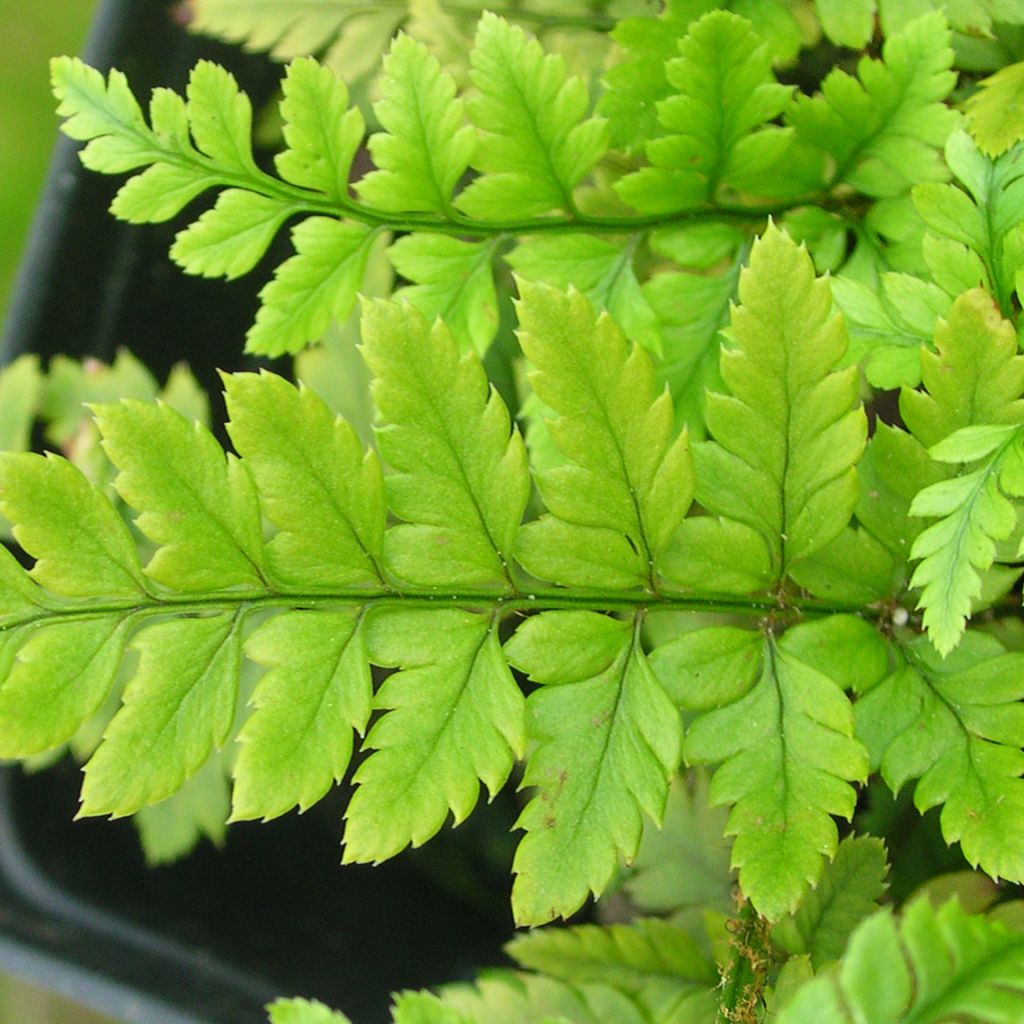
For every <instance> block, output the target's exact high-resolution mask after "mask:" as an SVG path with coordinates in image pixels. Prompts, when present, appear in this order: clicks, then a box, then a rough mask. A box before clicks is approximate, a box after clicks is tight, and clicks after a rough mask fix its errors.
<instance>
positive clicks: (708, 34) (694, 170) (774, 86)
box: [615, 11, 791, 213]
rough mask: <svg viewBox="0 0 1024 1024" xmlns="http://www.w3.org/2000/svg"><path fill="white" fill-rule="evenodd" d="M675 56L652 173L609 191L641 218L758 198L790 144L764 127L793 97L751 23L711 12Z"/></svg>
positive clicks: (653, 145)
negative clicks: (737, 196) (727, 197)
mask: <svg viewBox="0 0 1024 1024" xmlns="http://www.w3.org/2000/svg"><path fill="white" fill-rule="evenodd" d="M679 50H680V56H679V57H676V58H675V59H674V60H671V61H669V63H668V64H667V65H666V66H665V67H666V74H667V76H668V80H669V82H670V83H671V85H672V86H673V88H674V90H675V92H674V93H673V94H672V95H670V96H669V97H668V98H667V99H664V100H661V101H660V102H659V103H658V117H659V120H660V121H661V123H662V124H663V125H664V126H665V128H666V129H668V131H669V132H670V133H673V134H668V135H665V136H663V137H660V138H656V139H653V140H651V141H650V142H648V144H647V155H648V158H649V159H650V162H651V164H652V166H651V167H648V168H644V169H641V170H639V171H637V172H635V173H634V174H630V175H627V176H626V177H624V178H622V179H621V180H620V181H619V182H617V183H616V186H615V187H616V191H617V192H618V193H619V195H620V196H622V198H623V199H625V200H626V202H628V203H630V204H631V205H632V206H634V207H636V208H637V209H638V210H642V211H644V212H647V213H661V212H666V211H669V210H678V209H684V208H686V207H691V206H697V205H700V204H702V203H706V202H713V201H714V200H715V199H716V198H717V197H718V193H719V190H721V189H738V190H742V191H754V192H757V191H758V189H759V186H760V183H761V180H762V178H763V177H764V174H765V172H766V171H768V170H769V169H770V168H771V167H772V166H773V165H774V164H775V163H777V162H778V160H779V159H780V157H781V156H782V154H783V152H784V151H785V150H786V147H787V146H788V145H789V141H790V135H791V132H790V131H788V130H786V129H780V128H777V127H763V126H764V125H765V123H766V122H768V121H771V120H773V119H774V118H775V117H777V116H778V115H779V114H780V113H782V112H783V111H784V110H785V109H786V108H787V107H788V106H789V99H790V92H791V90H790V89H789V88H788V87H786V86H782V85H779V84H778V83H777V82H776V81H775V77H774V75H773V74H772V70H771V64H772V55H771V52H770V51H769V50H768V48H767V46H765V45H764V43H763V40H762V37H761V36H759V35H758V34H757V33H755V32H754V31H753V30H752V29H751V27H750V24H749V22H747V21H745V20H744V19H742V18H739V17H737V16H736V15H734V14H731V13H729V12H727V11H714V12H711V13H709V14H707V15H705V16H704V17H703V18H701V19H700V20H699V21H698V22H696V23H695V24H694V25H693V26H692V28H691V29H690V31H689V34H688V35H687V36H686V38H685V39H683V40H682V41H681V42H680V44H679ZM768 180H769V185H768V188H769V191H772V190H773V186H774V184H775V182H774V181H773V180H772V179H770V178H769V179H768Z"/></svg>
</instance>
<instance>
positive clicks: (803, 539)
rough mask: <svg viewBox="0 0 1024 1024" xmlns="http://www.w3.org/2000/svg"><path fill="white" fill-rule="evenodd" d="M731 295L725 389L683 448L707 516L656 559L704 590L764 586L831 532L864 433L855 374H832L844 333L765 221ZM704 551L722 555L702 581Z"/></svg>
mask: <svg viewBox="0 0 1024 1024" xmlns="http://www.w3.org/2000/svg"><path fill="white" fill-rule="evenodd" d="M739 294H740V301H741V303H742V305H741V306H739V307H737V308H736V309H734V311H733V314H732V330H731V338H732V340H733V342H734V344H733V345H732V346H731V347H729V348H726V349H724V350H723V352H722V356H721V371H722V378H723V381H724V383H725V388H726V389H727V392H726V393H722V394H719V393H714V392H711V393H709V394H708V395H707V399H706V417H707V425H708V429H709V431H710V433H711V435H712V436H713V437H714V440H713V441H706V442H699V443H697V444H695V445H694V462H695V464H696V469H697V493H696V498H697V501H698V502H699V503H700V504H701V505H702V506H703V507H704V508H705V509H706V510H707V511H708V512H709V513H710V514H711V515H709V516H706V517H700V518H690V519H688V520H686V522H685V523H684V524H683V526H682V528H681V529H680V530H679V532H678V533H677V535H676V538H675V540H674V542H673V545H672V547H671V548H670V549H669V551H668V553H667V555H666V558H665V561H664V571H665V573H666V575H667V576H668V577H669V578H670V579H672V580H673V581H678V582H680V583H683V584H685V585H687V586H696V587H698V588H700V589H703V590H707V589H711V590H723V591H730V590H733V591H736V590H738V591H740V592H749V591H752V590H757V589H761V588H763V587H766V586H769V585H770V584H771V583H773V582H777V581H779V580H781V579H782V578H783V577H784V576H785V574H786V572H787V571H788V570H789V568H790V566H791V565H793V564H795V563H798V562H799V560H800V559H801V558H805V557H807V556H809V555H812V554H813V553H814V552H815V551H817V550H818V549H820V548H821V547H823V546H824V545H825V544H826V543H828V541H830V540H832V539H833V538H834V537H835V536H836V535H837V534H839V533H840V532H841V531H842V529H843V528H844V527H845V526H846V525H847V523H848V521H849V518H850V515H851V513H852V512H853V508H854V505H855V504H856V501H857V479H856V474H855V471H854V468H853V467H854V463H856V461H857V460H858V458H859V457H860V455H861V452H862V451H863V447H864V442H865V435H866V421H865V417H864V413H863V411H862V410H861V409H860V407H859V406H858V405H857V376H856V371H855V369H854V368H852V367H851V368H849V369H847V370H843V371H834V370H833V367H834V366H835V365H836V363H837V362H838V361H839V360H840V358H841V357H842V355H843V353H844V351H845V349H846V332H845V329H844V327H843V324H842V321H841V320H840V319H839V318H838V317H835V316H831V315H830V310H831V298H830V296H829V292H828V283H827V282H826V281H824V280H815V276H814V268H813V266H812V264H811V260H810V257H809V256H808V255H807V252H806V250H804V249H803V248H798V247H797V246H796V245H795V244H794V243H793V242H792V241H791V240H790V239H789V237H788V236H787V235H785V234H784V233H782V232H781V231H779V229H777V228H775V227H774V226H769V228H768V230H767V231H766V232H765V234H764V236H763V237H762V238H761V239H759V240H758V241H757V242H756V243H755V245H754V248H753V251H752V252H751V256H750V266H749V268H748V269H746V270H744V272H743V273H742V275H741V276H740V284H739ZM767 381H771V382H772V383H771V385H770V386H768V385H766V382H767ZM751 438H756V439H757V441H756V443H754V444H751ZM708 551H729V552H731V553H732V554H731V555H730V557H729V558H728V559H727V562H728V565H723V566H722V567H721V568H719V569H713V570H712V573H713V574H712V575H710V577H708V576H705V575H704V573H706V572H708V571H709V570H710V569H712V567H711V566H710V565H709V559H708V557H707V555H706V552H708Z"/></svg>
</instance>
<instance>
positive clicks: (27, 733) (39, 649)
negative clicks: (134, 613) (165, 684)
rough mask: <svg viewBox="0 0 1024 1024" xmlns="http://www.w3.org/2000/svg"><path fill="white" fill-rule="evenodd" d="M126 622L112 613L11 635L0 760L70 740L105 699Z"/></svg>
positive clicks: (5, 658)
mask: <svg viewBox="0 0 1024 1024" xmlns="http://www.w3.org/2000/svg"><path fill="white" fill-rule="evenodd" d="M130 623H131V618H130V616H129V615H127V614H125V613H124V612H113V613H108V614H106V615H98V616H96V617H94V618H90V619H86V620H85V621H82V622H53V623H49V624H46V625H43V626H42V627H40V628H38V629H36V630H35V631H31V632H29V633H28V636H27V639H26V637H25V633H24V632H23V631H19V632H17V633H14V634H13V635H12V636H10V639H8V640H7V642H6V643H5V644H4V646H3V648H2V649H0V665H2V667H3V670H4V675H5V677H6V678H5V679H4V684H3V686H2V687H0V723H2V724H0V757H30V756H32V755H33V754H39V753H42V752H44V751H47V750H53V749H54V748H56V747H59V746H60V745H61V744H62V743H66V742H67V741H68V740H69V739H71V737H72V736H73V735H74V734H75V732H76V731H77V730H78V728H79V726H81V724H82V723H83V722H85V721H86V720H87V719H88V718H89V717H91V716H92V715H93V714H94V713H95V712H96V711H97V710H98V709H99V708H100V707H101V706H102V704H103V702H104V701H105V700H106V699H107V696H108V695H109V693H110V691H111V688H112V687H113V685H114V679H115V677H116V675H117V670H118V668H119V666H120V664H121V658H122V655H123V654H124V647H125V644H126V642H127V639H128V631H129V628H130ZM5 639H6V638H5ZM19 644H20V647H18V649H17V653H16V654H15V650H14V649H13V648H14V647H16V646H18V645H19Z"/></svg>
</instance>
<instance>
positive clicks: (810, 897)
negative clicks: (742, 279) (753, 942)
mask: <svg viewBox="0 0 1024 1024" xmlns="http://www.w3.org/2000/svg"><path fill="white" fill-rule="evenodd" d="M887 873H888V865H887V864H886V858H885V846H884V845H883V843H882V841H881V840H880V839H874V838H872V837H870V836H851V837H849V838H847V839H844V840H843V841H842V842H841V843H840V844H839V849H838V850H837V851H836V857H835V860H833V861H832V863H831V864H829V865H827V866H826V868H825V871H824V873H823V874H822V876H821V880H820V881H819V882H818V885H817V888H815V889H813V890H812V891H811V892H809V893H808V894H807V895H806V896H805V897H804V899H803V901H802V902H801V904H800V907H799V908H798V910H797V912H796V913H795V914H793V915H792V916H790V917H785V918H783V919H782V920H781V921H779V922H778V923H777V924H776V925H775V927H774V928H773V929H772V941H773V942H776V943H778V944H779V945H780V946H782V948H783V949H784V950H785V951H786V952H787V953H789V954H790V956H799V955H802V954H805V953H806V954H808V955H809V956H810V958H811V963H812V964H813V965H814V969H815V970H816V971H820V970H821V969H822V968H823V967H824V966H825V965H826V964H829V963H831V962H832V961H833V960H838V959H839V958H840V957H841V956H842V955H843V951H844V950H845V949H846V944H847V942H848V941H849V938H850V935H851V934H852V933H853V931H854V929H855V928H856V927H857V925H859V924H860V923H861V921H863V920H864V919H865V918H866V917H868V916H869V915H870V914H871V913H872V912H873V911H874V910H875V909H876V906H877V903H878V901H879V900H880V899H881V897H882V896H883V895H884V893H885V889H886V883H885V878H886V874H887Z"/></svg>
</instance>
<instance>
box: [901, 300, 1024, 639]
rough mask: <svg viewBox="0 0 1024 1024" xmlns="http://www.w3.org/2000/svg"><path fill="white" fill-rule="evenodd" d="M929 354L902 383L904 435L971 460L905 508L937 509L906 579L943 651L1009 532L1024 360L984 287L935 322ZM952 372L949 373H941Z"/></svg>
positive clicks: (1023, 410)
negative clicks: (907, 387)
mask: <svg viewBox="0 0 1024 1024" xmlns="http://www.w3.org/2000/svg"><path fill="white" fill-rule="evenodd" d="M935 342H936V348H937V353H935V354H933V353H929V352H925V353H923V354H922V366H923V376H924V384H925V387H926V389H927V390H926V391H904V393H903V395H902V396H901V402H900V406H901V410H902V412H903V416H904V419H905V420H906V422H907V425H908V426H909V427H910V429H911V430H912V431H913V433H914V435H915V436H916V437H917V438H918V439H919V440H920V441H922V442H923V443H925V444H928V445H929V446H930V447H929V451H930V453H931V455H932V457H933V458H934V459H936V460H938V461H940V462H943V463H953V464H958V463H960V464H962V463H970V464H973V463H976V462H980V465H978V466H976V467H974V468H972V469H971V471H970V472H968V473H966V474H964V475H961V476H958V477H955V478H953V479H948V480H944V481H939V482H937V483H933V484H931V485H930V486H929V487H927V488H926V489H925V490H923V491H921V492H920V493H919V494H918V495H917V497H916V498H915V499H914V501H913V503H912V505H911V508H910V513H911V514H912V515H916V516H933V517H938V518H939V521H938V522H937V523H934V524H932V525H931V526H929V527H928V528H927V529H926V530H925V531H924V532H923V533H921V534H920V535H919V536H917V537H916V539H915V540H914V546H913V549H912V552H911V555H912V557H914V558H917V559H921V561H920V564H919V565H918V566H917V568H916V569H915V571H914V575H913V579H912V580H911V583H912V585H913V586H917V587H921V588H922V593H921V597H920V600H919V606H920V607H922V608H923V609H924V610H925V617H924V621H925V626H926V627H927V628H928V632H929V635H930V636H931V638H932V640H933V642H934V643H935V645H936V647H937V648H938V649H939V650H940V651H942V652H944V653H945V652H948V651H949V650H951V649H952V648H953V646H954V645H955V644H956V643H957V640H958V639H959V637H960V635H961V634H962V633H963V629H964V623H965V621H966V618H967V617H968V616H969V614H970V611H971V603H972V601H973V600H974V599H976V598H977V597H978V596H979V595H980V594H981V590H982V578H981V575H980V573H981V572H983V571H984V570H986V569H988V568H989V566H991V565H992V563H993V561H994V559H995V554H996V551H995V544H994V541H997V540H1004V539H1006V538H1007V537H1009V535H1010V534H1011V533H1012V531H1013V529H1014V526H1015V525H1016V522H1017V513H1016V509H1015V508H1014V507H1013V505H1012V504H1011V503H1010V502H1008V501H1007V499H1006V497H1005V496H1004V495H1006V494H1009V495H1013V496H1016V495H1017V494H1019V493H1021V489H1022V488H1024V478H1022V476H1021V474H1022V467H1021V464H1020V451H1019V443H1018V440H1017V434H1018V428H1017V425H1018V424H1020V423H1021V422H1022V421H1024V402H1022V401H1021V398H1020V396H1021V394H1022V393H1024V359H1022V358H1021V357H1020V356H1018V355H1017V338H1016V333H1015V332H1014V330H1013V328H1012V327H1011V326H1010V325H1009V323H1007V322H1006V321H1004V320H1002V318H1001V317H1000V316H999V314H998V311H997V310H995V309H994V308H993V305H992V301H991V299H990V298H989V297H988V295H987V294H986V293H985V292H982V291H981V290H975V291H972V292H967V293H965V294H964V295H962V296H961V297H960V298H959V299H958V300H957V301H956V303H955V304H954V306H953V309H952V310H951V311H950V316H949V320H948V321H940V323H939V325H938V328H937V330H936V335H935ZM951 370H952V372H951Z"/></svg>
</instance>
